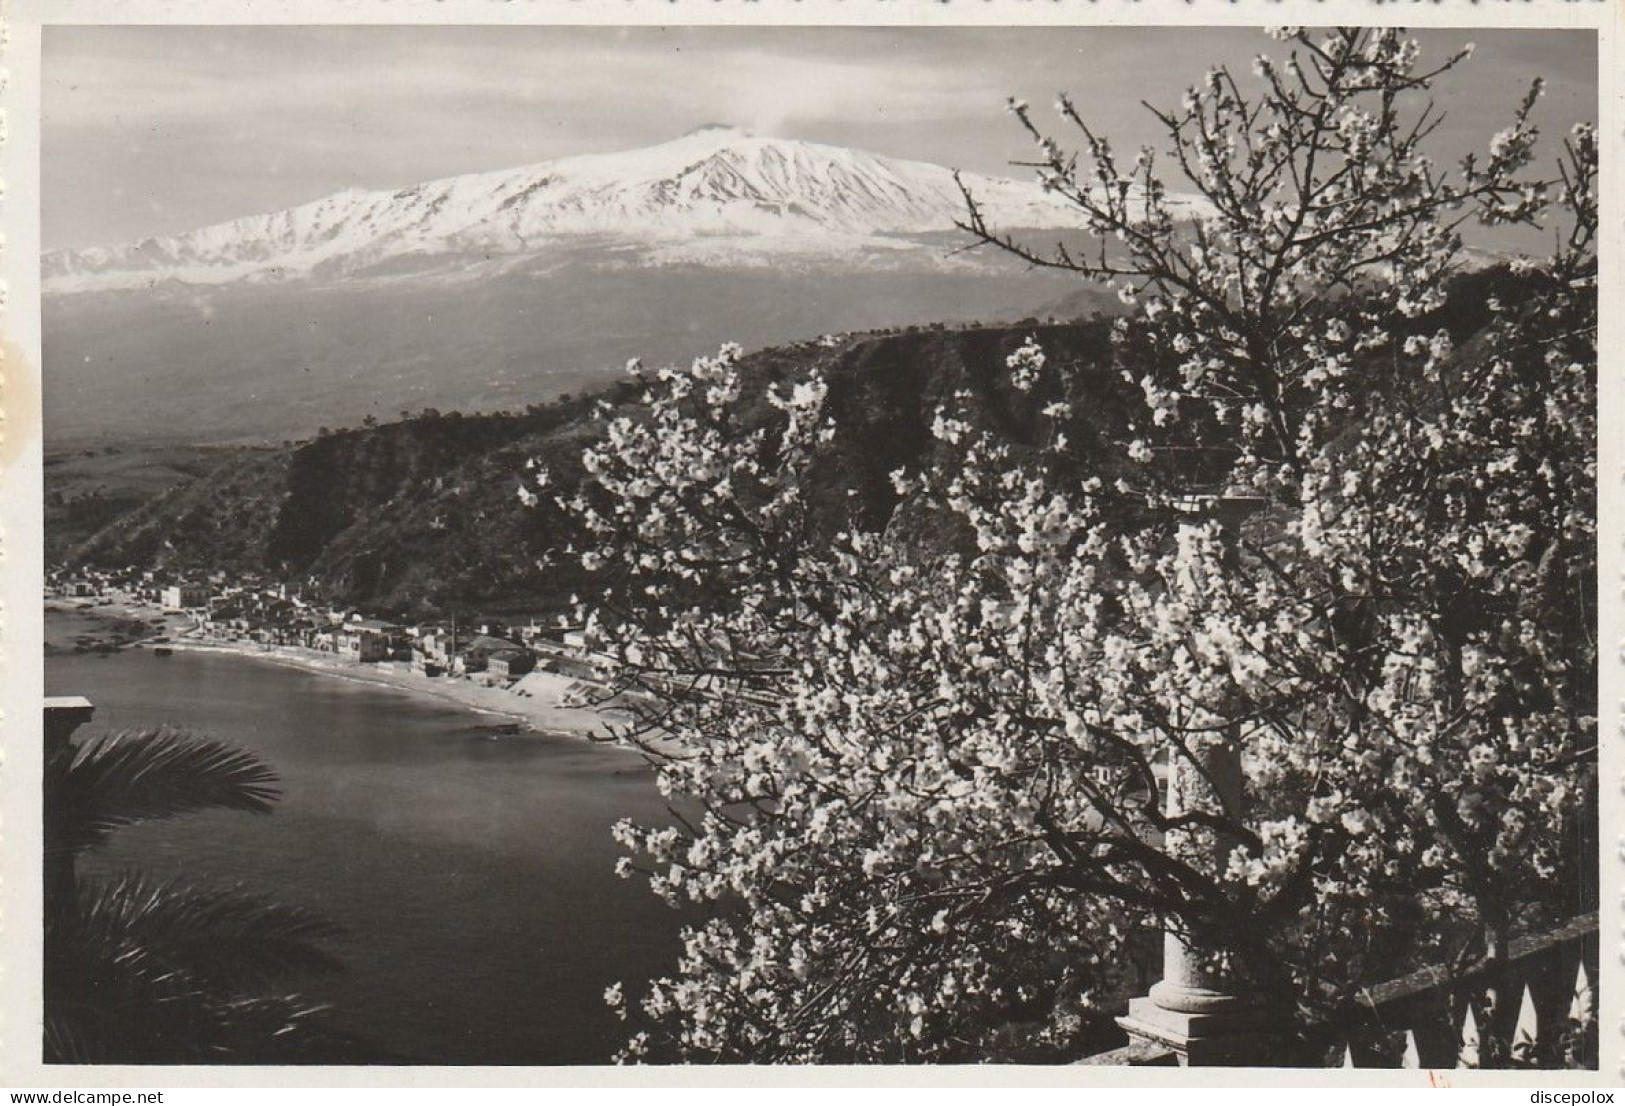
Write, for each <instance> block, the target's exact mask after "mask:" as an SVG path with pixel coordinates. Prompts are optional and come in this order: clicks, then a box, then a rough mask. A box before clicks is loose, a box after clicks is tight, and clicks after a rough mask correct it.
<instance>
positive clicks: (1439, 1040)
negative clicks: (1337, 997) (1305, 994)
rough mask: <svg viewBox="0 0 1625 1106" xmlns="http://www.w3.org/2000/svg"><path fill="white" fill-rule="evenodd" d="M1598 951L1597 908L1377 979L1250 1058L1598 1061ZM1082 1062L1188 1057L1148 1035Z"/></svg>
mask: <svg viewBox="0 0 1625 1106" xmlns="http://www.w3.org/2000/svg"><path fill="white" fill-rule="evenodd" d="M1599 955H1600V948H1599V941H1598V929H1597V915H1596V914H1595V913H1592V914H1584V915H1580V916H1578V917H1575V918H1573V919H1571V920H1569V921H1568V922H1565V923H1563V924H1562V925H1559V926H1557V927H1556V928H1554V929H1552V930H1550V931H1548V932H1544V933H1539V934H1531V935H1528V936H1525V937H1520V938H1517V939H1515V940H1513V941H1511V942H1510V944H1509V946H1508V949H1507V955H1506V956H1505V957H1504V958H1502V959H1500V960H1496V961H1480V962H1477V963H1474V964H1470V965H1467V966H1465V967H1458V968H1447V967H1431V968H1424V969H1422V970H1420V971H1416V972H1412V973H1411V974H1409V975H1406V976H1402V977H1400V978H1399V979H1395V980H1392V981H1390V982H1387V983H1383V984H1380V985H1378V986H1375V987H1371V988H1369V989H1367V990H1366V991H1365V992H1364V993H1362V994H1360V995H1359V996H1357V997H1356V998H1355V1000H1354V1001H1353V1002H1352V1004H1351V1005H1350V1007H1349V1008H1348V1009H1347V1010H1346V1011H1345V1012H1344V1013H1343V1014H1342V1015H1340V1016H1339V1017H1337V1018H1335V1019H1332V1020H1330V1021H1327V1022H1324V1023H1320V1024H1316V1025H1312V1026H1307V1027H1300V1028H1299V1030H1298V1031H1297V1032H1295V1033H1291V1034H1288V1035H1285V1036H1284V1037H1283V1038H1281V1040H1280V1045H1279V1047H1278V1048H1276V1049H1273V1050H1272V1049H1271V1047H1270V1045H1269V1044H1268V1037H1267V1035H1266V1036H1264V1037H1261V1038H1260V1045H1259V1048H1258V1051H1257V1053H1256V1054H1255V1055H1254V1056H1253V1057H1252V1058H1250V1059H1249V1060H1248V1061H1246V1062H1248V1063H1251V1064H1254V1065H1258V1066H1271V1065H1293V1066H1302V1065H1305V1064H1309V1065H1313V1064H1315V1063H1316V1062H1317V1060H1318V1062H1319V1063H1321V1064H1324V1065H1326V1066H1330V1067H1336V1066H1342V1067H1359V1068H1429V1069H1447V1068H1480V1067H1485V1068H1490V1067H1493V1068H1533V1069H1555V1068H1595V1067H1596V1066H1597V1058H1598V1046H1599V1038H1598V1028H1597V991H1596V985H1597V979H1598V971H1599ZM1287 1037H1290V1041H1289V1040H1287V1039H1286V1038H1287ZM1272 1052H1273V1054H1272ZM1081 1062H1082V1063H1084V1064H1089V1065H1099V1066H1112V1065H1116V1066H1131V1067H1141V1066H1151V1065H1167V1064H1174V1063H1178V1062H1180V1056H1179V1054H1178V1053H1177V1052H1176V1051H1175V1050H1174V1049H1171V1048H1167V1047H1161V1046H1159V1045H1158V1044H1157V1043H1156V1042H1155V1041H1148V1040H1144V1039H1141V1040H1133V1041H1130V1043H1129V1044H1127V1045H1125V1046H1123V1047H1121V1048H1116V1049H1112V1050H1110V1051H1108V1052H1102V1053H1099V1054H1097V1055H1094V1056H1090V1057H1088V1058H1086V1059H1084V1060H1083V1061H1081Z"/></svg>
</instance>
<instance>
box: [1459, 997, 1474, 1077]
mask: <svg viewBox="0 0 1625 1106" xmlns="http://www.w3.org/2000/svg"><path fill="white" fill-rule="evenodd" d="M1457 1066H1458V1067H1463V1068H1476V1067H1478V1019H1477V1018H1476V1017H1474V1016H1473V1006H1472V1003H1468V1004H1467V1016H1466V1017H1465V1018H1464V1019H1462V1023H1461V1052H1460V1053H1459V1054H1458V1056H1457Z"/></svg>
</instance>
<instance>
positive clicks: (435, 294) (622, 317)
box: [43, 126, 1087, 440]
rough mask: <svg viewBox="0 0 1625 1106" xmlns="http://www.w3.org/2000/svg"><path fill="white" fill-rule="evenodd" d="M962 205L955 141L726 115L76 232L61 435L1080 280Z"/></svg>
mask: <svg viewBox="0 0 1625 1106" xmlns="http://www.w3.org/2000/svg"><path fill="white" fill-rule="evenodd" d="M963 179H964V183H965V186H966V187H967V188H968V189H969V190H970V191H971V192H972V194H974V195H975V196H976V197H977V199H978V201H979V202H980V203H982V204H983V205H984V207H985V209H986V212H987V215H988V218H989V220H990V221H991V222H993V223H995V224H997V225H999V226H1001V227H1004V228H1009V229H1010V230H1012V231H1015V232H1021V231H1027V232H1033V233H1042V234H1046V235H1048V236H1049V237H1054V236H1056V235H1060V234H1066V233H1070V228H1074V227H1076V225H1077V217H1076V213H1075V212H1073V211H1071V210H1070V209H1069V208H1068V206H1067V205H1066V204H1065V203H1064V201H1062V200H1060V199H1059V198H1058V197H1055V196H1053V195H1051V194H1049V193H1047V192H1045V191H1044V190H1042V189H1041V188H1040V187H1039V186H1038V185H1036V184H1033V183H1025V182H1018V181H1014V180H1009V179H1003V178H996V177H989V176H979V175H974V174H966V175H965V176H964V178H963ZM964 211H965V207H964V199H963V196H962V194H961V191H960V188H959V186H958V184H957V183H956V182H955V179H954V175H953V173H952V171H950V170H949V169H946V168H943V167H941V166H938V165H931V164H927V163H923V162H915V161H904V160H898V159H894V158H888V157H883V156H880V155H877V154H871V153H865V152H862V151H858V150H852V149H847V148H843V147H835V146H826V145H819V144H815V143H810V142H801V141H791V140H785V139H777V138H764V137H757V136H755V135H752V134H750V133H749V132H746V131H743V130H740V129H737V128H732V127H720V126H713V127H705V128H701V129H700V130H697V131H694V132H692V133H690V134H687V135H685V136H683V137H681V138H678V139H676V140H674V141H671V142H667V143H664V144H661V145H658V146H653V147H649V148H646V149H640V150H633V151H628V152H623V153H614V154H600V155H588V156H580V157H570V158H564V159H561V160H557V161H551V162H546V163H543V164H539V165H532V166H527V167H523V168H518V169H512V170H503V171H498V172H486V173H478V174H470V175H465V176H458V177H451V178H447V179H443V180H436V181H430V182H427V183H423V184H419V185H417V186H414V187H410V188H403V189H399V190H396V191H361V190H355V189H351V190H347V191H343V192H339V193H337V194H334V195H331V196H328V197H325V198H323V199H319V200H316V201H314V202H312V203H308V204H304V205H302V206H299V207H295V208H291V209H288V210H285V211H279V212H273V213H270V214H264V215H256V216H250V217H245V218H241V219H236V220H232V221H230V222H226V223H220V224H217V225H214V226H209V227H204V228H202V229H199V230H195V231H192V232H189V233H186V234H181V235H177V236H174V237H168V238H148V239H145V240H142V241H140V242H136V243H133V244H129V245H124V246H117V247H98V248H91V249H80V250H72V251H60V252H56V253H52V254H48V255H47V256H46V257H45V259H44V264H43V277H44V290H45V312H46V320H47V349H46V357H47V361H48V364H49V366H50V372H49V373H48V374H47V393H46V403H47V405H48V407H49V417H50V423H51V425H52V427H53V430H54V431H55V433H56V434H57V435H58V436H59V437H60V438H64V439H70V438H91V437H120V438H166V437H176V436H178V435H179V436H190V437H192V438H201V439H209V440H216V439H220V440H223V439H232V438H274V437H284V436H299V435H303V434H308V433H310V432H312V431H314V430H316V429H317V428H318V427H319V426H322V425H335V426H337V425H344V424H346V423H351V422H356V421H359V420H361V419H362V418H364V417H366V416H368V415H372V416H375V417H391V416H394V415H395V414H396V413H397V412H398V411H401V410H418V409H421V408H423V407H425V406H435V407H439V406H447V407H454V408H458V409H464V410H481V409H486V410H489V409H497V408H502V407H509V406H514V405H520V406H522V405H525V404H527V403H532V402H537V401H539V400H545V399H547V398H550V397H552V396H554V395H558V394H560V393H562V392H567V391H570V390H573V389H579V388H583V387H591V386H592V385H593V384H595V383H596V382H598V381H600V380H602V379H603V378H604V377H605V375H606V373H607V372H610V371H612V367H613V366H616V365H619V364H621V363H623V362H624V361H625V360H626V359H627V358H629V357H644V358H650V359H657V360H658V359H680V358H687V357H690V356H693V355H694V354H697V353H701V352H706V351H708V350H712V349H714V348H715V347H716V346H717V345H718V344H720V343H721V342H724V341H738V342H742V343H744V344H746V345H747V346H749V345H761V344H765V343H769V342H783V341H795V340H805V339H811V338H814V337H817V336H818V335H820V334H823V333H828V332H834V331H845V330H856V329H868V328H874V327H884V326H902V325H911V324H919V323H930V322H966V321H973V320H978V319H1013V318H1016V317H1019V316H1022V315H1026V314H1033V313H1043V312H1045V311H1048V310H1050V309H1052V308H1053V306H1054V305H1055V304H1057V303H1058V302H1059V301H1062V299H1063V297H1067V296H1068V294H1069V293H1075V291H1076V288H1077V285H1076V283H1075V282H1073V281H1068V280H1066V279H1064V278H1063V277H1061V276H1058V275H1056V274H1052V273H1043V272H1033V271H1031V270H1027V269H1025V268H1023V267H1021V266H1020V265H1018V264H1016V263H1014V262H1012V261H1011V260H1010V259H1009V258H1007V257H1004V256H1000V255H995V254H990V253H986V252H977V253H966V252H964V251H963V250H962V249H961V247H963V246H964V245H965V244H966V239H965V237H964V236H963V235H962V234H961V233H960V232H959V231H957V230H956V228H955V225H954V224H955V220H956V219H959V218H962V217H963V215H964ZM1067 305H1068V310H1072V311H1075V310H1077V309H1078V308H1079V307H1080V306H1087V305H1080V303H1079V301H1078V300H1077V299H1076V298H1075V296H1074V297H1073V298H1071V299H1068V300H1067Z"/></svg>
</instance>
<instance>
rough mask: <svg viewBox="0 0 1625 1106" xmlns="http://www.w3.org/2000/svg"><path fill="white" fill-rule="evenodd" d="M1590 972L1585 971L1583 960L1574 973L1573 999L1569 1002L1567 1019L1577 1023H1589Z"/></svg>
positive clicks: (1590, 1005) (1590, 1002) (1590, 1001)
mask: <svg viewBox="0 0 1625 1106" xmlns="http://www.w3.org/2000/svg"><path fill="white" fill-rule="evenodd" d="M1591 1008H1592V998H1591V974H1590V973H1589V972H1587V971H1586V966H1585V962H1584V961H1582V962H1581V963H1580V970H1579V971H1578V972H1577V973H1575V979H1574V1001H1573V1002H1571V1003H1570V1004H1569V1021H1571V1022H1574V1023H1575V1024H1577V1025H1589V1024H1591Z"/></svg>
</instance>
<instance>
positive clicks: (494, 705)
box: [46, 599, 627, 740]
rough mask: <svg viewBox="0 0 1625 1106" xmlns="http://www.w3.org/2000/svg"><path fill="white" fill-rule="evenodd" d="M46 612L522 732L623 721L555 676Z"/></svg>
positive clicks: (588, 733) (154, 613) (146, 616)
mask: <svg viewBox="0 0 1625 1106" xmlns="http://www.w3.org/2000/svg"><path fill="white" fill-rule="evenodd" d="M46 608H47V609H48V610H57V611H62V612H67V613H73V614H78V615H80V616H83V617H86V618H89V619H99V620H106V621H108V622H113V621H117V620H128V619H135V620H142V621H146V622H149V623H154V624H156V623H157V622H158V621H159V620H161V621H162V623H163V629H162V630H161V631H158V630H156V629H155V631H154V633H153V634H152V635H150V636H149V637H146V638H143V639H139V640H133V641H125V642H124V643H123V644H124V645H125V646H126V647H141V646H150V645H152V644H154V643H155V642H157V641H158V639H160V638H164V639H167V640H165V641H163V645H164V646H165V647H166V648H169V649H173V650H175V651H176V652H181V651H188V652H211V653H227V654H232V655H236V656H241V657H248V658H252V659H255V660H260V661H268V662H270V663H272V664H280V665H284V666H287V667H291V668H299V669H303V670H304V671H307V672H314V673H317V674H319V675H323V676H329V677H333V678H336V679H341V680H352V681H355V682H357V683H366V684H375V685H378V686H381V687H389V688H395V689H397V690H399V691H404V692H408V693H410V694H414V695H419V696H422V697H425V698H429V699H436V700H440V701H442V702H449V703H455V704H457V705H459V706H462V707H467V708H469V709H470V710H474V711H477V712H479V713H481V714H488V715H493V716H497V717H500V718H503V719H505V720H507V721H509V722H513V723H517V724H518V725H519V726H520V727H521V728H522V729H528V730H533V731H536V732H541V733H553V734H568V735H571V736H576V737H584V738H594V739H598V740H603V739H606V738H608V737H610V734H611V727H612V726H613V725H615V724H616V723H620V722H625V721H626V720H627V716H626V715H625V714H624V713H622V712H619V711H616V710H613V709H608V708H593V707H586V706H572V705H569V704H568V703H567V702H566V697H567V696H568V695H569V694H570V691H571V689H572V688H573V687H575V686H576V685H577V684H578V683H579V681H577V680H575V679H573V678H571V677H569V676H563V675H560V674H558V673H556V672H542V671H536V672H531V673H529V674H528V675H525V676H521V677H520V678H518V679H517V680H515V681H514V682H513V684H512V685H511V686H490V685H488V684H485V683H482V682H479V681H477V680H474V679H469V678H466V677H447V676H426V675H424V674H423V673H422V672H420V671H417V670H415V669H414V668H413V667H412V666H411V665H410V664H408V663H407V662H405V661H366V662H363V661H356V660H350V659H349V658H346V657H341V656H338V655H336V654H333V653H324V652H318V651H317V650H314V649H305V648H301V647H299V646H296V645H260V644H257V643H254V642H236V641H210V640H204V639H200V638H198V637H195V636H193V635H195V634H196V633H197V631H198V623H197V621H196V620H195V619H193V618H191V617H189V616H187V615H184V614H179V613H176V612H173V611H164V610H162V609H160V608H158V607H155V606H150V605H146V604H138V603H129V602H113V603H99V604H91V603H88V602H82V601H75V600H69V599H56V600H49V601H47V603H46Z"/></svg>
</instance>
